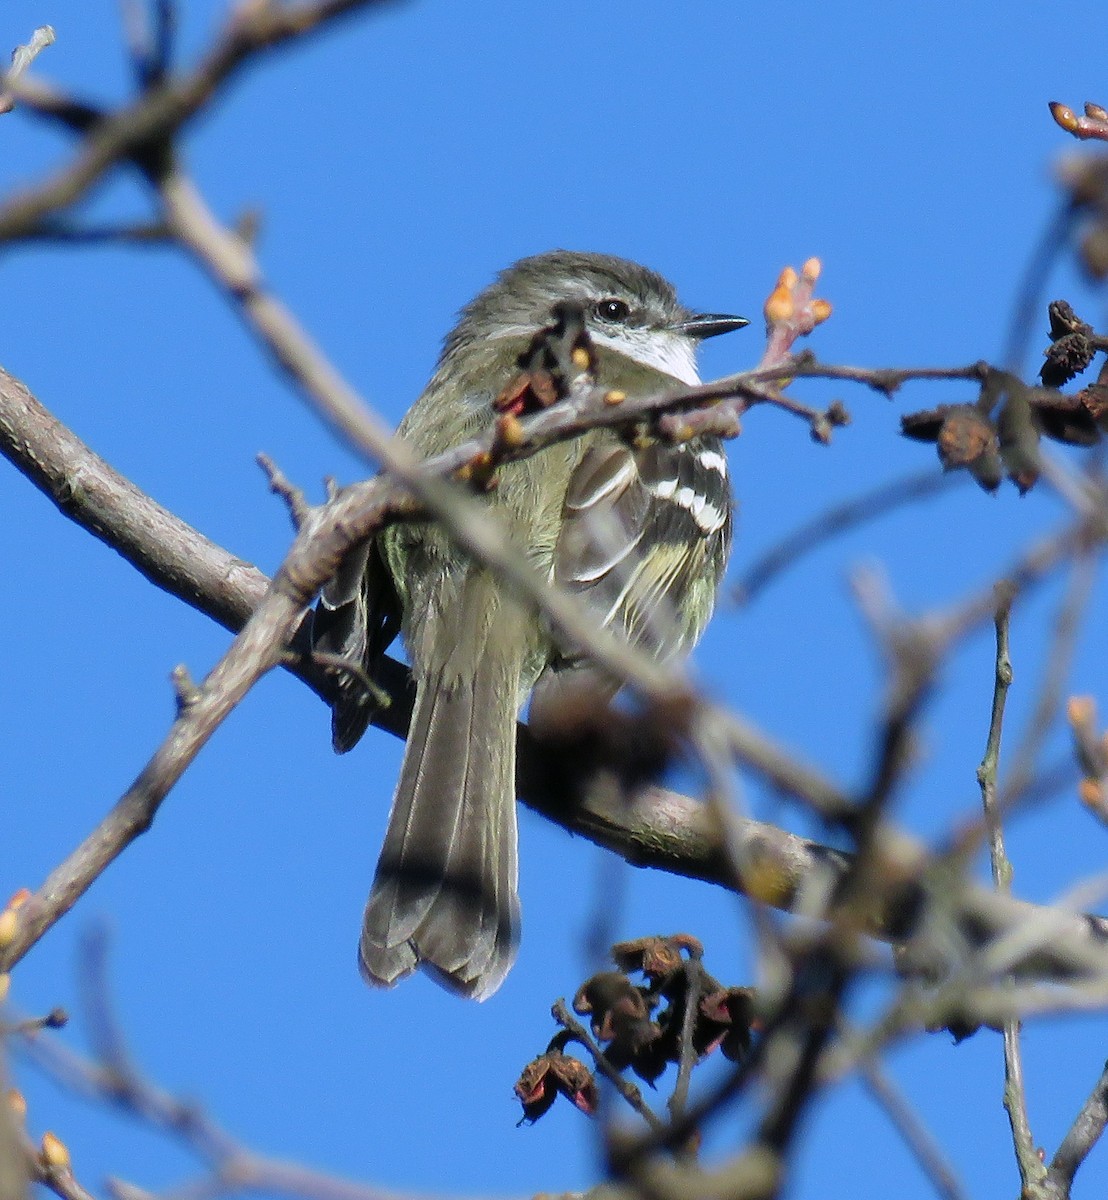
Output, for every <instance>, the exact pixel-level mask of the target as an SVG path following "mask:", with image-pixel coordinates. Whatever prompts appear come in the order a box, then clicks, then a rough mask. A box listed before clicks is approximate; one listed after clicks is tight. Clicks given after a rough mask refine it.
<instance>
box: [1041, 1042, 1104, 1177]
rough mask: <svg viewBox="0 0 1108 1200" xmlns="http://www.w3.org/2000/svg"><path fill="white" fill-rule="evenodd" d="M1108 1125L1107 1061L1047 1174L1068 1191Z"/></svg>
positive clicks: (1051, 1162)
mask: <svg viewBox="0 0 1108 1200" xmlns="http://www.w3.org/2000/svg"><path fill="white" fill-rule="evenodd" d="M1106 1125H1108V1063H1106V1064H1105V1066H1104V1070H1103V1071H1101V1073H1100V1078H1099V1079H1098V1080H1097V1081H1096V1086H1095V1087H1094V1088H1093V1090H1092V1091H1091V1092H1090V1093H1089V1098H1088V1099H1087V1100H1086V1101H1085V1103H1084V1105H1082V1108H1081V1111H1080V1112H1079V1113H1078V1114H1077V1116H1076V1118H1075V1119H1074V1122H1073V1124H1072V1125H1071V1126H1070V1129H1069V1132H1068V1133H1067V1134H1066V1136H1065V1137H1064V1138H1063V1139H1062V1143H1061V1145H1060V1146H1059V1147H1058V1150H1057V1152H1056V1153H1055V1155H1054V1157H1053V1158H1052V1159H1051V1160H1050V1166H1049V1167H1048V1168H1047V1175H1048V1176H1049V1177H1050V1178H1051V1179H1053V1180H1056V1181H1057V1182H1058V1183H1059V1184H1061V1185H1062V1186H1063V1187H1064V1188H1065V1194H1066V1195H1068V1194H1069V1188H1070V1185H1071V1184H1072V1183H1073V1178H1074V1176H1075V1175H1076V1174H1077V1170H1078V1168H1079V1167H1080V1166H1081V1164H1082V1163H1083V1162H1084V1161H1085V1159H1086V1158H1088V1157H1089V1152H1090V1151H1091V1150H1092V1148H1093V1147H1094V1146H1095V1145H1096V1143H1097V1142H1098V1141H1099V1140H1100V1136H1101V1134H1102V1133H1103V1132H1104V1127H1105V1126H1106Z"/></svg>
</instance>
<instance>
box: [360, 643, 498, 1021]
mask: <svg viewBox="0 0 1108 1200" xmlns="http://www.w3.org/2000/svg"><path fill="white" fill-rule="evenodd" d="M447 674H448V673H447V672H443V671H441V670H440V671H439V672H438V673H436V674H434V675H431V676H429V677H424V678H423V679H421V680H420V682H419V686H418V693H417V697H416V705H415V712H414V714H413V717H412V724H411V729H410V731H409V734H408V748H407V751H406V752H405V755H404V765H403V767H402V769H401V772H400V782H399V784H398V786H397V789H396V796H395V798H394V800H393V803H392V811H391V812H390V814H389V823H388V831H387V832H386V834H385V844H384V846H383V847H382V850H381V857H380V859H379V861H378V863H377V874H376V876H375V878H374V881H373V890H372V892H371V893H370V897H369V903H368V904H367V905H366V910H365V918H364V922H363V925H362V938H361V944H360V946H359V959H360V963H361V968H362V974H363V975H364V976H365V977H366V979H367V980H368V981H369V982H370V983H375V984H379V985H383V986H386V987H387V986H391V985H392V984H393V983H395V982H396V981H397V980H398V979H401V978H403V977H404V976H405V975H408V974H410V973H411V972H412V971H414V970H415V968H416V967H417V966H423V967H424V968H425V969H427V970H429V971H430V972H431V973H432V974H434V975H435V976H436V977H437V978H438V980H439V981H440V982H441V983H443V984H445V985H446V986H447V987H449V988H452V989H453V990H455V991H458V992H461V993H463V994H464V995H467V996H471V997H473V998H474V999H478V1000H483V999H484V998H485V997H486V996H489V995H491V994H492V993H493V992H494V991H495V990H496V989H497V988H498V987H499V986H500V984H501V983H502V982H503V981H504V977H505V975H507V973H508V970H509V968H510V967H511V965H512V962H513V961H514V959H515V954H516V946H517V944H518V941H519V923H520V922H519V897H518V893H517V881H518V874H519V871H518V851H517V835H516V805H515V715H516V706H517V702H518V691H519V678H518V670H512V669H511V668H510V667H508V666H506V665H505V663H504V662H503V660H502V659H500V658H499V657H498V656H495V655H493V656H489V657H487V658H484V659H482V660H481V661H479V662H478V663H477V664H476V669H475V670H474V671H473V672H472V674H471V675H470V677H469V678H468V679H466V680H465V681H464V682H463V681H460V680H459V679H458V677H457V675H456V674H454V673H452V672H451V673H449V683H447V682H445V681H444V677H445V676H446V675H447Z"/></svg>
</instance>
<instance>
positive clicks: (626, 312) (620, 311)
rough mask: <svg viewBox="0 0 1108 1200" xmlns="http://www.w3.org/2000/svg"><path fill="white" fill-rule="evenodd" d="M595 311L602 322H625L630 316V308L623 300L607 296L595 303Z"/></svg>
mask: <svg viewBox="0 0 1108 1200" xmlns="http://www.w3.org/2000/svg"><path fill="white" fill-rule="evenodd" d="M595 311H596V315H597V316H598V317H599V318H600V319H601V320H602V321H626V320H627V318H628V317H629V316H630V315H631V306H630V305H629V304H628V303H627V302H626V301H625V300H620V299H618V298H617V297H615V296H609V297H608V298H607V299H606V300H598V301H597V303H596V310H595Z"/></svg>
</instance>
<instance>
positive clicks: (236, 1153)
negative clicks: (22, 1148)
mask: <svg viewBox="0 0 1108 1200" xmlns="http://www.w3.org/2000/svg"><path fill="white" fill-rule="evenodd" d="M116 1040H117V1041H118V1040H119V1039H118V1036H117V1037H116ZM20 1049H21V1052H22V1053H24V1054H25V1055H26V1056H27V1057H29V1058H31V1059H32V1060H33V1061H34V1062H35V1063H37V1064H38V1065H39V1066H40V1067H41V1068H43V1069H44V1070H45V1071H46V1072H47V1073H48V1074H50V1075H51V1076H52V1077H53V1078H54V1079H56V1080H57V1081H58V1082H59V1083H60V1084H62V1085H63V1086H64V1087H67V1088H69V1089H71V1090H72V1091H73V1092H75V1093H76V1094H78V1095H83V1096H87V1097H89V1098H90V1099H93V1100H96V1101H99V1102H100V1103H103V1104H106V1105H109V1106H111V1107H114V1108H117V1109H119V1110H121V1111H122V1112H125V1113H127V1114H129V1115H130V1116H132V1117H135V1118H137V1119H138V1120H140V1121H142V1122H143V1123H144V1124H146V1125H149V1126H150V1127H152V1128H153V1129H156V1130H158V1131H159V1132H161V1133H164V1134H166V1135H168V1136H170V1137H173V1138H175V1139H176V1140H177V1141H179V1142H181V1143H182V1144H183V1145H184V1146H185V1148H186V1149H187V1150H188V1151H189V1152H190V1153H191V1154H193V1155H194V1157H196V1158H197V1159H198V1160H199V1161H200V1162H201V1163H203V1164H204V1166H205V1168H206V1169H207V1173H206V1174H205V1175H204V1176H202V1177H201V1178H199V1179H197V1180H195V1181H194V1182H193V1183H191V1184H186V1185H185V1186H184V1187H183V1188H181V1189H178V1190H175V1192H174V1193H173V1194H177V1195H188V1196H194V1197H199V1196H205V1197H207V1196H211V1197H217V1196H222V1195H225V1194H228V1193H236V1194H239V1193H241V1192H244V1191H256V1192H261V1193H263V1194H267V1195H282V1196H294V1197H303V1198H304V1200H400V1194H399V1193H396V1192H388V1191H384V1190H382V1189H380V1188H375V1187H372V1186H370V1185H368V1184H360V1183H356V1182H354V1181H353V1180H347V1179H342V1178H339V1177H337V1176H334V1175H328V1174H325V1173H324V1172H322V1171H313V1170H312V1169H311V1168H310V1167H305V1166H302V1165H301V1164H299V1163H295V1162H288V1161H285V1160H282V1159H275V1158H267V1157H265V1156H264V1155H261V1154H258V1153H256V1152H255V1151H253V1150H251V1149H249V1148H247V1147H246V1146H243V1145H242V1144H241V1143H240V1142H238V1141H237V1140H236V1139H235V1138H233V1137H232V1136H231V1135H230V1134H229V1133H227V1132H226V1131H225V1130H224V1129H222V1128H221V1127H220V1126H219V1125H217V1124H216V1123H215V1122H214V1121H213V1120H212V1119H211V1118H210V1117H209V1116H207V1114H206V1113H204V1112H203V1111H202V1110H201V1109H200V1108H198V1107H197V1106H196V1105H195V1104H193V1103H191V1102H188V1101H184V1100H180V1099H178V1098H177V1097H175V1096H172V1095H170V1094H169V1093H168V1092H166V1091H164V1090H163V1089H161V1088H159V1087H158V1086H156V1085H155V1084H154V1083H152V1082H150V1081H149V1080H147V1079H146V1078H145V1077H144V1076H143V1075H142V1074H141V1073H140V1072H139V1071H138V1070H137V1069H136V1068H135V1067H134V1066H133V1064H132V1062H131V1060H130V1058H129V1057H128V1058H127V1059H126V1061H125V1062H121V1061H114V1060H113V1061H93V1060H91V1059H87V1058H84V1057H83V1056H82V1055H79V1054H77V1053H76V1052H74V1051H73V1050H70V1049H68V1048H67V1047H66V1046H65V1045H64V1044H63V1043H62V1042H60V1041H58V1040H57V1039H55V1038H51V1037H47V1036H36V1037H34V1038H26V1039H24V1040H23V1042H22V1045H21V1047H20ZM28 1141H29V1139H28ZM30 1149H31V1151H32V1152H33V1151H34V1147H33V1145H32V1146H30ZM34 1157H35V1161H36V1162H37V1163H38V1164H39V1169H37V1170H36V1171H35V1177H36V1179H37V1181H38V1182H41V1183H44V1184H46V1186H48V1187H50V1188H51V1190H53V1191H54V1192H55V1193H56V1194H57V1195H58V1196H59V1197H61V1200H92V1198H91V1196H90V1195H89V1193H88V1192H86V1191H85V1190H84V1189H83V1188H82V1187H81V1186H80V1185H79V1184H78V1183H77V1181H76V1180H75V1179H74V1178H73V1175H72V1171H69V1172H68V1173H64V1172H61V1171H54V1172H53V1173H51V1171H50V1164H49V1163H48V1162H45V1161H44V1160H43V1159H42V1155H41V1154H37V1153H36V1154H35V1156H34ZM113 1191H114V1192H115V1194H116V1195H117V1196H134V1195H145V1194H146V1193H142V1192H140V1190H139V1189H137V1188H134V1187H133V1186H132V1185H130V1184H123V1183H120V1182H118V1181H117V1182H114V1184H113Z"/></svg>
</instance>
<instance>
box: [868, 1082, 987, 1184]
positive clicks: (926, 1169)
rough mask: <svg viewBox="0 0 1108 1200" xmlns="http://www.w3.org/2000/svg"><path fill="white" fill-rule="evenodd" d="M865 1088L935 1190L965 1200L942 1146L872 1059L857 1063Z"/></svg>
mask: <svg viewBox="0 0 1108 1200" xmlns="http://www.w3.org/2000/svg"><path fill="white" fill-rule="evenodd" d="M858 1071H859V1074H860V1075H861V1078H862V1082H863V1084H865V1087H866V1090H867V1091H868V1092H869V1094H870V1095H871V1096H872V1097H873V1099H874V1100H875V1101H876V1103H877V1104H879V1105H880V1106H881V1108H882V1110H883V1111H884V1113H885V1115H886V1116H887V1117H888V1118H889V1120H890V1121H891V1122H892V1123H893V1126H894V1127H895V1128H896V1130H897V1132H898V1133H899V1134H900V1136H901V1137H902V1138H903V1139H904V1142H905V1145H907V1147H908V1149H909V1150H911V1152H912V1154H913V1155H914V1156H915V1159H916V1162H918V1163H919V1165H920V1169H921V1170H922V1171H923V1173H924V1174H925V1175H926V1176H927V1178H928V1179H930V1180H931V1184H932V1186H933V1187H934V1189H935V1191H937V1192H938V1193H939V1195H940V1196H942V1197H944V1200H967V1194H966V1192H965V1191H964V1190H963V1188H962V1185H961V1183H960V1182H959V1180H958V1176H957V1175H956V1174H955V1172H954V1168H953V1167H952V1166H951V1165H950V1163H949V1162H947V1160H946V1156H945V1155H944V1154H943V1151H942V1147H941V1146H940V1145H939V1143H938V1142H937V1141H936V1140H935V1138H934V1137H933V1136H932V1134H931V1132H930V1130H929V1129H928V1128H927V1127H926V1126H925V1125H924V1124H923V1122H922V1121H921V1120H920V1118H919V1115H918V1114H917V1113H916V1112H915V1111H914V1110H913V1108H912V1106H911V1105H910V1104H909V1103H908V1101H907V1100H906V1099H905V1098H904V1096H903V1095H902V1093H901V1091H900V1089H899V1088H898V1087H897V1086H896V1084H895V1083H893V1081H892V1080H891V1079H890V1078H889V1076H888V1075H887V1074H886V1073H885V1072H884V1071H882V1070H881V1068H880V1066H878V1064H877V1063H876V1062H874V1061H873V1060H872V1059H866V1060H863V1061H862V1062H861V1063H859V1064H858Z"/></svg>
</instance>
